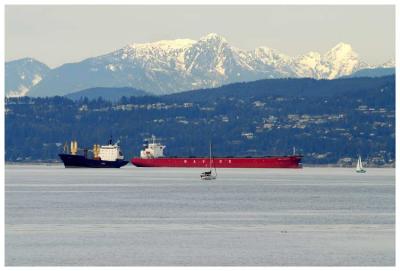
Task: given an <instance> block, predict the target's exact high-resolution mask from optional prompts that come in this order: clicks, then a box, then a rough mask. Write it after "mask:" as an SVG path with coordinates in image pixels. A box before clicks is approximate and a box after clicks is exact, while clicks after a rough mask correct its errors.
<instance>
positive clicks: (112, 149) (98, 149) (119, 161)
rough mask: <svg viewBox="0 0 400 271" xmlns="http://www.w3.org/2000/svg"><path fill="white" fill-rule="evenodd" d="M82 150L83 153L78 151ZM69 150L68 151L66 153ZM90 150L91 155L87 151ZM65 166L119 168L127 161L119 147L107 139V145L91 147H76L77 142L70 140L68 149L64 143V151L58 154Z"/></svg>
mask: <svg viewBox="0 0 400 271" xmlns="http://www.w3.org/2000/svg"><path fill="white" fill-rule="evenodd" d="M79 150H81V151H83V155H81V154H78V151H79ZM68 152H69V153H68ZM89 152H92V155H91V157H89V155H88V153H89ZM58 156H59V157H60V158H61V160H62V161H63V163H64V166H65V167H66V168H77V167H87V168H120V167H123V166H125V165H126V164H128V162H129V161H125V160H124V156H123V155H122V152H121V149H120V147H119V145H118V142H117V143H115V144H114V143H113V142H112V139H110V140H109V142H108V144H107V145H102V146H100V145H97V144H95V145H93V149H92V150H89V149H87V148H84V149H78V142H77V141H71V147H70V149H69V150H68V146H67V144H65V145H64V153H60V154H59V155H58Z"/></svg>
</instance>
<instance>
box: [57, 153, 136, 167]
mask: <svg viewBox="0 0 400 271" xmlns="http://www.w3.org/2000/svg"><path fill="white" fill-rule="evenodd" d="M58 156H60V158H61V160H62V161H63V163H64V166H65V167H66V168H73V167H89V168H120V167H123V166H125V165H126V164H128V162H129V161H124V160H116V161H102V160H94V159H88V158H85V156H83V155H72V154H59V155H58Z"/></svg>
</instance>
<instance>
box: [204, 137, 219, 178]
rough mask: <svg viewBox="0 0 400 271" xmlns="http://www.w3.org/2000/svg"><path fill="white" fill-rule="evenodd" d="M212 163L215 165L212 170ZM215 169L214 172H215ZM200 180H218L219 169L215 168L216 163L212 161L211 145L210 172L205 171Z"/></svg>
mask: <svg viewBox="0 0 400 271" xmlns="http://www.w3.org/2000/svg"><path fill="white" fill-rule="evenodd" d="M211 163H212V164H214V168H212V166H211ZM213 169H214V170H213ZM200 178H201V179H202V180H205V181H209V180H215V179H216V178H217V168H216V167H215V163H214V161H213V159H212V153H211V143H210V161H209V170H208V171H204V172H203V173H201V174H200Z"/></svg>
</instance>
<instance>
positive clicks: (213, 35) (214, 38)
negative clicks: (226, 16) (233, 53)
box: [200, 33, 227, 42]
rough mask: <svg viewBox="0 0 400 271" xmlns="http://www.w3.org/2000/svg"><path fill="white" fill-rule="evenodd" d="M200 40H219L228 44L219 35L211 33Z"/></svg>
mask: <svg viewBox="0 0 400 271" xmlns="http://www.w3.org/2000/svg"><path fill="white" fill-rule="evenodd" d="M200 40H218V41H221V42H227V41H226V39H225V38H224V37H222V36H220V35H218V34H217V33H209V34H207V35H205V36H203V37H201V38H200Z"/></svg>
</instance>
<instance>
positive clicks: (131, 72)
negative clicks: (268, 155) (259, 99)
mask: <svg viewBox="0 0 400 271" xmlns="http://www.w3.org/2000/svg"><path fill="white" fill-rule="evenodd" d="M10 64H11V63H9V65H7V66H6V68H7V70H9V71H11V70H12V69H11V66H10ZM27 64H30V63H29V62H26V59H25V63H23V61H21V62H19V64H18V69H14V70H13V74H17V76H18V80H15V81H16V83H15V84H14V83H13V84H11V83H9V82H11V81H10V80H8V81H7V80H6V83H8V84H7V87H6V88H7V89H8V90H10V92H11V91H15V90H17V92H18V93H21V94H22V95H25V94H26V93H27V92H28V91H31V90H29V89H30V88H33V92H36V93H40V91H48V90H47V89H46V87H48V86H46V83H47V82H50V83H47V84H51V88H50V87H48V88H49V91H50V90H52V89H55V88H57V89H60V92H62V91H71V90H76V89H81V88H83V87H85V88H90V87H93V86H98V85H99V84H104V82H106V84H108V85H113V84H114V85H118V86H121V85H124V86H132V87H136V88H141V89H144V90H149V91H152V92H153V93H157V94H163V93H172V92H179V91H182V90H189V89H193V88H204V87H216V86H219V85H222V84H226V83H232V82H238V81H250V80H256V79H265V78H282V77H311V78H317V79H321V78H324V79H333V78H338V77H341V76H345V75H350V74H352V73H354V72H355V71H357V70H360V69H361V68H363V67H366V66H367V65H366V64H365V63H364V62H362V61H360V59H359V57H358V54H357V53H356V52H355V51H354V50H353V48H352V47H351V45H350V44H347V43H344V42H340V43H338V44H336V45H335V46H334V47H333V48H332V49H330V50H329V51H327V52H326V53H325V54H321V53H318V52H313V51H311V52H308V53H306V54H303V55H299V56H294V57H292V56H288V55H286V54H283V53H281V52H280V51H278V50H276V49H272V48H269V47H265V46H262V47H258V48H256V49H253V50H248V51H247V50H241V49H239V48H236V47H233V46H232V45H230V44H229V43H228V42H227V40H226V39H225V38H224V37H222V36H220V35H218V34H216V33H209V34H207V35H205V36H203V37H201V38H200V39H199V40H197V41H196V40H192V39H175V40H160V41H155V42H150V43H134V44H130V45H127V46H125V47H123V48H121V49H119V50H116V51H114V52H111V53H109V54H106V55H102V56H98V57H93V58H90V59H87V60H84V61H82V62H78V63H73V64H72V66H71V67H78V66H80V67H79V69H80V71H81V70H85V69H86V72H87V73H86V74H85V75H82V77H83V78H85V80H86V78H91V80H90V81H87V80H86V81H84V82H85V83H83V81H82V79H80V78H76V77H74V76H75V73H71V74H73V75H74V76H72V77H71V75H69V74H68V75H64V74H63V73H64V71H63V70H62V69H61V68H60V70H58V69H56V71H55V72H53V71H52V73H49V74H50V75H51V76H53V74H56V75H57V76H64V77H65V79H64V81H63V82H69V83H68V84H63V86H62V87H60V86H58V83H57V82H58V81H59V80H60V79H58V77H57V79H54V76H53V77H52V78H50V79H52V80H54V82H53V81H51V80H50V79H48V77H46V73H42V72H35V73H28V72H27V69H25V68H24V66H26V65H27ZM392 66H394V61H391V62H387V63H385V64H383V65H382V67H392ZM71 67H70V68H71ZM98 71H103V72H105V73H107V75H108V76H109V78H107V79H104V78H105V77H104V73H98ZM36 74H38V75H39V76H40V77H39V76H35V75H36ZM83 74H84V72H83ZM6 77H7V76H6ZM22 77H23V78H22ZM8 78H11V77H10V76H8ZM42 78H43V79H42ZM49 80H50V81H49ZM96 80H97V81H96ZM42 86H43V87H42ZM36 95H37V94H36Z"/></svg>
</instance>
